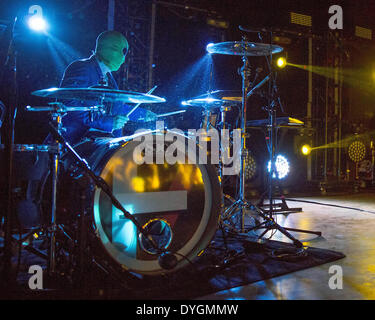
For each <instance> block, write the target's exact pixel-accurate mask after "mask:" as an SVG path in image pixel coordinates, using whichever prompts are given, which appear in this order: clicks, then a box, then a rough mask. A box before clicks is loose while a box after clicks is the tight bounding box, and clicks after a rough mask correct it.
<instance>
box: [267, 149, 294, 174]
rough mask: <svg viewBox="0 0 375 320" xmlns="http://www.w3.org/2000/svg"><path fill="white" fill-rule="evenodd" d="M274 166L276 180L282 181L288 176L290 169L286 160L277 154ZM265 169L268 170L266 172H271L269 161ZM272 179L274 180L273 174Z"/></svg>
mask: <svg viewBox="0 0 375 320" xmlns="http://www.w3.org/2000/svg"><path fill="white" fill-rule="evenodd" d="M275 166H276V173H277V178H278V179H284V178H285V177H286V176H287V175H288V173H289V168H290V166H289V162H288V160H287V158H285V157H284V156H282V155H280V154H279V155H278V156H277V157H276V162H275ZM267 169H268V172H271V161H268V165H267ZM273 178H276V174H275V173H274V174H273Z"/></svg>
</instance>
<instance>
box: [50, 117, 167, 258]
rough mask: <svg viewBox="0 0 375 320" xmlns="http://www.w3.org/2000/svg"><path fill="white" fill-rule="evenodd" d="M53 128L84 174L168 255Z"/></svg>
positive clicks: (57, 140)
mask: <svg viewBox="0 0 375 320" xmlns="http://www.w3.org/2000/svg"><path fill="white" fill-rule="evenodd" d="M49 125H50V127H51V129H52V130H51V132H52V134H53V135H54V137H55V139H56V142H58V143H59V144H61V146H64V147H65V148H66V150H68V153H70V154H71V155H72V156H73V158H74V160H75V161H76V164H77V166H78V167H80V168H81V169H83V171H84V174H85V175H86V176H87V177H88V178H89V179H91V181H93V182H94V184H95V185H96V186H97V187H98V188H100V189H101V190H102V191H103V192H104V193H105V194H106V195H107V196H108V197H109V198H110V199H111V201H112V204H113V205H114V206H115V207H116V208H117V209H119V210H120V211H122V212H123V214H124V216H125V218H127V219H129V220H130V221H131V222H133V224H134V225H135V226H136V228H137V230H138V232H140V233H141V234H142V235H143V236H144V237H145V238H146V239H147V240H148V241H150V243H151V245H152V246H153V247H154V249H156V250H157V252H158V254H159V255H163V254H166V253H168V251H166V250H164V249H161V248H159V247H158V245H157V244H156V243H155V241H154V239H153V238H152V237H151V236H150V235H149V234H148V232H147V231H146V230H145V229H144V228H143V227H142V226H141V225H140V224H139V223H138V221H137V220H136V219H135V218H134V216H133V215H132V214H131V213H130V212H128V211H127V210H126V209H125V208H124V207H123V206H122V204H121V203H120V202H119V201H118V200H117V198H116V197H115V196H114V195H113V193H112V190H111V188H110V186H109V185H108V184H107V182H106V181H105V180H103V179H102V178H101V177H99V176H97V175H96V174H95V173H94V172H93V171H92V170H91V168H90V166H89V165H88V163H87V161H86V160H85V159H83V158H81V157H80V155H79V154H78V153H77V152H76V151H75V150H74V149H73V148H72V146H71V145H70V144H69V143H68V142H67V141H66V139H65V138H64V137H63V136H62V135H61V134H60V132H59V129H58V128H56V126H55V125H54V124H53V123H51V122H50V123H49Z"/></svg>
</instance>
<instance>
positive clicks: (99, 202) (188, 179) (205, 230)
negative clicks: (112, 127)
mask: <svg viewBox="0 0 375 320" xmlns="http://www.w3.org/2000/svg"><path fill="white" fill-rule="evenodd" d="M155 137H156V135H155V134H153V138H154V143H155ZM183 139H184V140H183V143H180V144H179V145H178V146H177V148H178V149H179V150H180V149H182V148H184V149H185V147H186V150H184V152H185V153H187V155H186V156H185V163H183V162H181V161H180V162H176V163H174V164H168V163H167V162H165V163H164V162H163V163H162V164H157V163H152V164H140V165H139V164H137V163H136V162H135V161H134V159H133V152H134V150H135V148H137V146H139V144H140V141H135V140H130V141H128V142H126V143H125V144H123V145H122V146H121V147H119V148H118V149H117V150H116V151H115V152H114V153H113V154H112V155H111V157H110V158H109V159H108V160H106V161H105V162H104V164H103V163H102V166H101V167H102V169H101V171H100V177H101V178H103V179H104V180H105V181H106V182H107V183H108V184H109V186H110V187H111V189H112V191H113V194H114V196H115V197H116V198H117V199H118V200H119V201H120V203H121V204H122V205H123V207H124V208H125V209H126V210H127V211H128V212H129V213H131V214H132V215H133V216H134V217H135V218H136V219H137V221H138V223H139V224H140V225H141V226H143V227H144V228H145V229H146V230H148V232H149V233H150V235H151V236H152V238H153V239H154V241H155V242H156V243H158V245H159V246H160V247H161V248H163V249H165V250H167V251H169V252H172V253H175V256H176V258H177V260H178V262H177V266H176V267H175V268H174V269H172V270H165V269H163V268H161V266H160V265H159V262H158V258H159V255H158V254H157V253H156V252H155V249H154V248H153V247H152V246H151V245H150V242H149V241H148V240H146V239H145V238H144V237H143V236H142V235H140V234H139V232H138V231H137V229H136V227H135V225H134V224H133V223H132V222H131V221H130V220H129V219H126V218H125V216H124V214H123V213H122V212H121V211H120V210H118V209H117V208H115V207H114V206H113V205H112V203H111V201H110V199H109V197H108V196H107V195H106V194H105V193H104V192H102V191H101V190H99V189H96V190H95V192H94V200H93V201H94V203H93V216H94V223H95V226H96V234H97V236H98V237H99V239H100V242H101V244H102V245H103V247H104V248H105V250H106V252H107V253H108V254H109V255H110V256H111V257H112V258H113V259H114V260H115V262H117V263H118V264H120V265H121V266H122V268H124V269H126V270H129V271H132V272H135V273H138V274H144V275H161V274H165V273H167V272H175V271H176V270H178V269H181V268H183V267H185V266H187V265H188V263H189V262H188V260H187V259H186V258H188V259H189V260H190V261H192V260H194V259H195V258H197V256H199V255H200V254H201V253H202V250H204V249H205V248H206V247H207V246H208V245H209V243H210V241H211V240H212V238H213V236H214V235H215V232H216V229H217V223H218V218H219V213H220V205H221V191H220V187H219V182H218V177H217V175H216V170H215V168H214V167H213V166H212V165H200V164H189V162H188V160H189V159H190V157H191V155H193V156H194V157H195V155H196V154H197V146H196V145H195V144H194V146H193V145H192V144H188V143H187V140H188V139H187V138H186V137H183ZM165 145H166V146H168V143H166V144H165ZM188 145H189V146H188ZM174 146H175V147H176V144H174ZM154 152H155V145H154ZM197 158H198V157H197ZM184 257H186V258H184Z"/></svg>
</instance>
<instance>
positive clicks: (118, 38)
mask: <svg viewBox="0 0 375 320" xmlns="http://www.w3.org/2000/svg"><path fill="white" fill-rule="evenodd" d="M128 49H129V44H128V41H127V40H126V38H125V37H124V36H123V35H122V34H121V33H120V32H117V31H105V32H102V33H101V34H99V36H98V37H97V39H96V47H95V51H94V52H93V54H92V55H91V57H89V58H87V59H83V60H77V61H74V62H72V63H71V64H70V65H69V66H68V67H67V68H66V70H65V72H64V75H63V78H62V80H61V84H60V87H62V88H88V87H91V86H98V85H104V86H108V87H109V88H112V89H118V86H117V83H116V80H115V79H114V77H113V76H112V73H111V72H113V71H117V70H119V68H120V67H121V65H122V64H123V63H124V61H125V56H126V54H127V52H128ZM99 103H100V102H99V101H78V100H74V101H72V102H69V103H66V105H67V106H93V105H97V104H99ZM106 109H108V110H106V112H105V113H100V112H93V113H91V112H70V113H68V114H67V115H66V116H65V117H64V118H63V126H64V128H65V130H66V131H65V133H64V135H65V136H66V138H67V140H68V141H69V142H70V143H76V142H79V141H80V140H81V139H82V137H84V136H86V135H92V134H93V133H94V135H95V134H98V135H103V134H111V135H113V136H115V137H118V136H121V135H122V128H123V126H124V125H125V124H126V123H127V122H128V121H129V118H128V117H127V116H126V114H127V113H128V112H129V111H130V110H131V107H130V106H127V105H124V104H123V103H114V104H112V105H110V106H107V108H106ZM139 118H143V119H145V120H144V121H153V120H155V119H156V114H155V113H153V112H151V111H148V110H145V109H142V108H138V109H136V110H135V111H134V112H133V113H132V114H131V116H130V120H132V121H137V119H139Z"/></svg>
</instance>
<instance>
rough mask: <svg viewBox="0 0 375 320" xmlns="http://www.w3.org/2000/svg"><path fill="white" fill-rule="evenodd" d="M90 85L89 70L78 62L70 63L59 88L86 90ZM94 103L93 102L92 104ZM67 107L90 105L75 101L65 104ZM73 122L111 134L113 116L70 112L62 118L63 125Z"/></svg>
mask: <svg viewBox="0 0 375 320" xmlns="http://www.w3.org/2000/svg"><path fill="white" fill-rule="evenodd" d="M91 83H92V80H91V73H90V69H89V68H88V67H87V65H86V64H84V63H82V62H80V61H78V62H74V63H72V64H71V65H70V66H69V67H68V68H67V69H66V70H65V72H64V76H63V79H62V80H61V84H60V87H61V88H87V87H89V86H90V84H91ZM93 103H94V102H93ZM67 105H68V106H83V105H85V106H86V105H87V106H90V105H92V103H89V102H88V103H85V104H84V103H82V102H80V101H77V100H73V101H70V102H67ZM70 121H74V122H76V123H80V124H82V125H84V126H87V127H91V128H95V129H99V130H104V131H108V132H111V131H112V130H113V121H114V120H113V116H109V115H102V114H100V113H93V114H92V115H90V113H89V112H71V113H68V114H67V115H66V116H65V118H64V123H69V122H70Z"/></svg>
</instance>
